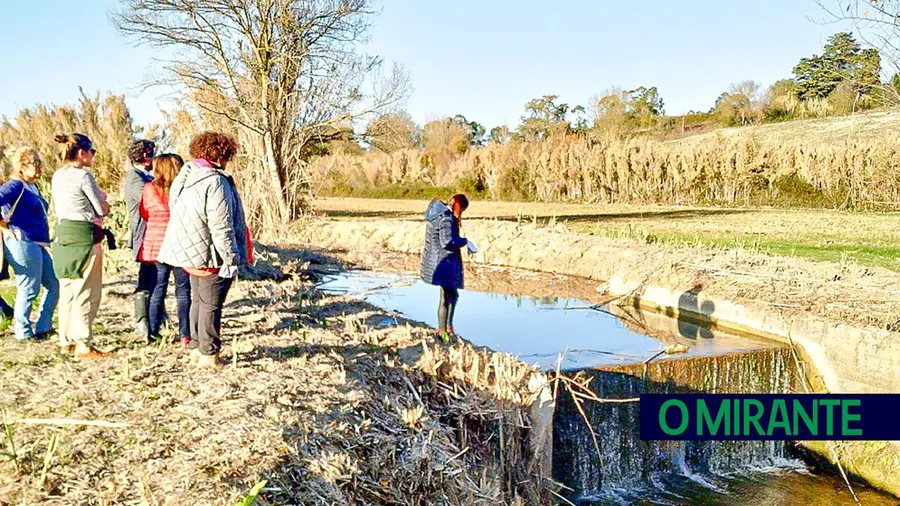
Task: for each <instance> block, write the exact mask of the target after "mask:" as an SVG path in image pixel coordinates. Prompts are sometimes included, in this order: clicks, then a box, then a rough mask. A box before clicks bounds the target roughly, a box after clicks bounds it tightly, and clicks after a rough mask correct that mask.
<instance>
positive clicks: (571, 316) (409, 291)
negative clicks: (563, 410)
mask: <svg viewBox="0 0 900 506" xmlns="http://www.w3.org/2000/svg"><path fill="white" fill-rule="evenodd" d="M322 289H323V290H325V291H331V292H339V293H347V294H351V295H357V296H359V297H361V298H363V299H364V300H366V301H367V302H369V303H371V304H373V305H375V306H378V307H381V308H383V309H388V310H392V311H396V312H398V313H401V314H402V315H403V316H404V317H406V318H408V319H410V320H415V321H420V322H423V323H426V324H429V325H432V326H434V325H435V323H436V318H437V301H438V288H437V287H434V286H431V285H427V284H425V283H422V282H421V281H419V280H418V278H417V277H416V276H413V275H408V274H397V273H375V272H368V271H349V272H345V273H341V274H339V275H335V276H333V277H331V278H330V279H328V280H327V282H326V283H324V284H323V285H322ZM454 323H455V325H454V327H455V329H456V331H457V332H459V334H460V335H461V336H463V337H464V338H466V339H467V340H468V341H470V342H472V343H474V344H476V345H480V346H487V347H489V348H491V349H493V350H497V351H502V352H507V353H512V354H514V355H517V356H518V357H519V358H520V359H521V360H523V361H525V362H528V363H536V364H538V365H540V366H542V367H545V368H555V367H556V365H557V361H558V357H559V355H560V354H561V353H563V354H565V357H564V360H563V362H562V368H563V369H565V370H572V369H581V368H590V367H596V366H600V365H613V364H627V363H636V362H642V361H644V360H646V359H647V358H649V357H652V356H654V355H656V354H657V353H658V352H659V351H660V350H661V349H663V347H665V346H666V345H668V344H672V343H681V344H684V345H686V346H688V348H689V350H688V352H687V355H688V356H706V355H715V354H722V353H730V352H736V351H747V350H753V349H761V348H771V347H777V346H778V345H777V344H775V343H772V342H770V341H765V340H753V339H747V338H742V337H737V336H734V335H730V334H726V333H722V332H718V331H713V330H710V329H708V328H704V327H703V326H702V325H697V324H696V323H692V324H690V325H693V327H689V326H688V323H687V322H683V321H679V320H676V319H672V318H667V317H665V316H660V315H654V314H645V313H643V312H641V311H637V310H635V309H633V308H618V307H601V306H595V305H593V304H592V303H590V302H588V301H585V300H580V299H577V298H571V297H565V296H542V297H528V296H523V295H505V294H495V293H490V292H480V291H472V290H465V291H463V292H461V294H460V300H459V304H458V306H457V311H456V319H455V322H454ZM698 335H702V336H703V339H697V336H698Z"/></svg>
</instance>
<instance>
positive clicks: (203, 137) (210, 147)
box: [189, 132, 238, 166]
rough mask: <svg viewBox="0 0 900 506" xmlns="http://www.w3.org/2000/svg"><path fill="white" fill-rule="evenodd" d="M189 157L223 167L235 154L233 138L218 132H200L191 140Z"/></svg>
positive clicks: (235, 143) (235, 148)
mask: <svg viewBox="0 0 900 506" xmlns="http://www.w3.org/2000/svg"><path fill="white" fill-rule="evenodd" d="M189 150H190V153H191V156H192V157H194V158H203V159H204V160H208V161H210V162H212V163H215V164H217V165H221V166H224V165H225V164H226V163H228V162H229V161H230V160H231V159H232V158H234V155H235V154H237V151H238V145H237V142H236V141H235V140H234V137H232V136H230V135H228V134H223V133H220V132H202V133H199V134H197V135H195V136H194V138H193V139H191V146H190V148H189Z"/></svg>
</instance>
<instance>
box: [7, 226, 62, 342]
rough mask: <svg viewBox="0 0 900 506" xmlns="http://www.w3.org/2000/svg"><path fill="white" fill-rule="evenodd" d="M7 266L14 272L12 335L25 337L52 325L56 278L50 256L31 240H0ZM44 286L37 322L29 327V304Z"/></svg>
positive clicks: (57, 297)
mask: <svg viewBox="0 0 900 506" xmlns="http://www.w3.org/2000/svg"><path fill="white" fill-rule="evenodd" d="M3 245H4V247H5V248H6V252H5V253H6V255H7V258H8V259H9V266H10V267H12V269H13V272H15V273H16V306H15V330H16V339H20V340H21V339H29V338H31V337H34V333H35V330H36V331H37V332H38V333H42V332H49V331H51V330H52V329H53V310H55V309H56V303H57V302H58V301H59V281H58V280H57V279H56V274H55V273H54V272H53V259H52V258H50V253H49V252H48V251H47V250H46V249H45V248H43V247H41V246H38V245H37V244H35V243H33V242H31V241H17V240H15V239H6V240H5V241H3ZM42 286H43V287H44V297H43V299H42V300H41V306H40V314H39V315H38V320H37V325H35V328H34V329H32V327H31V306H32V304H33V303H34V300H35V299H37V296H38V292H39V291H40V288H41V287H42Z"/></svg>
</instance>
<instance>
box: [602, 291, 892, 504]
mask: <svg viewBox="0 0 900 506" xmlns="http://www.w3.org/2000/svg"><path fill="white" fill-rule="evenodd" d="M605 290H606V292H607V293H608V294H610V295H614V296H618V297H622V300H621V303H625V304H632V305H635V306H639V307H641V308H643V309H647V310H651V311H656V312H660V313H664V314H666V315H667V316H670V317H673V318H686V319H689V320H691V321H694V322H698V321H699V322H702V323H710V324H714V325H716V326H717V327H719V328H722V329H727V330H732V331H736V332H738V333H744V334H749V335H753V336H759V337H765V338H769V339H774V340H776V341H779V342H783V343H786V344H791V343H793V345H795V346H794V349H795V350H796V351H797V352H798V362H799V365H800V367H801V369H803V370H802V371H801V373H802V374H804V376H806V379H807V381H809V383H810V384H811V385H812V389H813V391H818V392H840V393H851V392H852V393H860V392H859V390H866V391H870V392H872V393H875V392H878V391H880V392H884V391H886V390H884V388H885V386H886V385H883V384H881V383H880V382H877V381H874V380H875V379H876V378H859V376H867V375H865V374H862V371H860V370H856V371H849V370H848V369H849V368H853V365H852V364H854V363H856V361H854V360H852V355H848V354H847V353H851V354H852V353H853V352H856V353H859V347H858V346H854V344H855V343H856V342H858V340H859V339H866V338H867V339H874V340H882V339H891V340H896V336H895V335H893V333H891V332H888V331H878V330H871V329H859V328H856V327H850V326H845V325H834V324H831V323H829V322H827V321H824V320H823V319H821V318H818V317H815V316H809V315H806V316H804V318H803V319H799V318H797V319H794V320H792V321H789V320H788V319H786V318H784V317H781V316H779V315H776V314H774V313H765V312H763V311H760V310H758V309H754V308H748V307H746V306H743V305H740V304H734V303H731V302H728V301H721V300H716V299H713V298H710V297H707V296H706V295H705V294H703V292H702V291H698V290H688V291H674V290H670V289H667V288H663V287H660V286H641V284H640V283H639V282H636V281H629V280H626V279H624V278H623V277H621V276H614V277H613V278H612V279H610V281H609V283H608V285H607V286H606V287H605ZM854 338H857V339H854ZM848 345H849V346H848ZM835 348H837V350H843V351H837V350H836V349H835ZM835 355H837V356H835ZM842 359H846V360H842ZM806 364H811V365H812V367H808V366H806ZM854 372H855V374H854ZM866 379H868V381H866ZM879 379H883V378H879ZM873 382H874V383H876V384H874V385H873V384H872V383H873ZM888 388H890V387H889V386H888ZM866 393H868V392H866ZM799 444H800V445H802V446H803V447H804V448H807V449H808V450H810V451H813V452H815V453H817V454H820V455H821V456H823V457H824V458H825V459H827V460H828V461H829V462H831V463H835V459H834V456H835V455H837V456H838V460H839V461H840V463H841V464H842V465H843V466H844V468H845V469H846V470H847V471H848V472H849V473H851V474H853V475H855V476H857V477H859V478H862V479H863V480H865V481H866V482H868V483H870V484H872V485H874V486H875V487H878V488H880V489H883V490H885V491H887V492H890V493H892V494H894V495H896V496H900V445H898V444H897V442H893V441H836V442H828V441H800V442H799Z"/></svg>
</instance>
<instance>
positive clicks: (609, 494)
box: [321, 271, 900, 506]
mask: <svg viewBox="0 0 900 506" xmlns="http://www.w3.org/2000/svg"><path fill="white" fill-rule="evenodd" d="M495 276H507V275H506V274H503V273H499V274H495ZM489 277H490V276H488V278H489ZM471 278H472V277H470V278H469V279H471ZM476 279H478V280H479V282H478V283H476V288H484V287H485V286H492V283H491V282H488V281H486V280H485V279H486V278H485V276H484V275H483V273H482V274H481V275H480V276H479V277H478V278H476ZM507 281H508V280H507ZM547 283H551V282H549V281H548V282H543V281H541V280H538V283H537V286H538V288H534V287H532V288H531V289H530V290H525V287H524V284H523V283H521V282H514V283H512V285H511V286H506V285H505V286H506V287H505V288H504V290H506V291H507V292H510V291H512V292H515V291H517V287H519V288H522V291H529V292H534V291H537V292H539V293H544V295H543V296H540V297H529V296H523V295H514V294H498V293H491V292H489V291H468V290H467V291H463V292H462V293H461V294H460V301H459V305H458V309H457V313H456V320H455V322H454V323H455V328H456V330H457V332H458V333H459V334H460V335H461V336H463V337H465V339H466V340H468V341H470V342H472V343H473V344H475V345H479V346H486V347H489V348H491V349H493V350H496V351H501V352H507V353H511V354H513V355H517V356H518V357H519V358H520V359H521V360H523V361H525V362H528V363H534V364H538V365H539V366H541V367H542V368H544V369H555V368H556V367H557V366H558V364H559V365H561V369H562V370H564V371H566V373H567V374H581V375H587V376H590V377H591V383H590V386H591V389H592V390H593V391H594V392H595V393H596V394H597V395H598V396H600V397H606V398H628V397H636V396H638V395H639V394H640V393H674V392H679V393H686V392H707V393H781V392H789V391H797V387H798V385H797V384H796V376H795V375H794V374H793V360H792V357H791V355H790V351H789V350H788V349H787V348H785V347H783V346H781V345H779V344H778V343H774V342H771V341H768V340H763V339H754V338H750V337H746V336H743V337H742V336H736V335H732V334H728V333H725V332H721V331H719V330H716V329H711V328H707V327H704V326H702V325H696V324H694V323H692V322H688V321H684V320H678V319H672V318H668V317H665V316H661V315H656V314H647V313H644V312H642V311H639V310H637V309H634V308H625V309H622V308H617V307H615V306H597V305H596V301H594V302H591V301H589V300H585V299H586V298H588V296H586V295H585V293H586V292H584V291H580V292H578V293H579V294H580V295H583V296H584V298H576V297H573V296H569V294H568V293H560V294H559V295H558V296H546V294H545V292H546V291H547V290H546V287H547ZM551 284H552V283H551ZM507 285H509V284H508V283H507ZM321 288H322V289H323V290H324V291H326V292H330V293H341V294H347V295H351V296H354V297H357V298H361V299H363V300H365V301H366V302H368V303H370V304H372V305H373V306H377V307H379V308H382V309H386V310H389V311H391V312H394V313H396V314H398V317H397V318H385V319H384V321H383V322H382V323H383V324H384V325H393V324H396V323H397V321H398V318H399V317H400V316H402V317H403V318H405V319H408V320H412V321H418V322H423V323H427V324H430V325H434V324H435V322H436V318H437V300H438V288H436V287H433V286H430V285H426V284H424V283H422V282H421V281H419V280H418V279H417V277H416V276H413V275H410V274H400V273H385V272H379V273H374V272H368V271H349V272H344V273H340V274H336V275H333V276H331V277H329V278H328V279H326V281H325V282H324V283H323V284H322V285H321ZM541 288H543V289H541ZM672 345H681V346H686V347H687V352H685V353H680V354H677V355H666V354H665V353H663V350H665V349H666V347H669V348H670V349H671V347H672ZM560 356H562V359H560V358H559V357H560ZM648 359H649V362H648ZM645 362H648V363H646V364H645ZM556 404H557V405H556V410H555V413H554V420H553V474H554V479H556V480H558V481H560V482H561V483H563V484H564V485H565V486H566V487H568V489H569V490H568V492H567V496H568V498H569V500H571V501H572V502H574V503H576V504H670V505H687V504H710V505H712V504H722V505H741V506H744V505H750V504H765V505H787V504H853V502H852V499H851V497H850V495H849V493H848V492H847V490H846V487H845V485H844V484H843V482H842V481H841V480H840V478H839V477H837V476H835V475H833V474H827V473H826V474H816V472H815V471H814V470H813V469H812V468H810V467H808V466H807V465H806V464H804V462H803V461H801V460H799V459H798V458H796V457H795V456H794V455H795V453H794V452H792V451H791V450H790V448H789V445H788V444H786V443H779V442H759V441H745V442H731V441H697V442H693V441H691V442H677V441H664V442H652V441H641V440H640V439H639V437H638V430H639V422H638V420H639V415H638V410H639V404H638V403H631V404H599V403H591V402H586V403H584V405H583V406H584V409H585V415H586V416H582V415H581V414H580V413H579V412H578V411H577V409H576V408H575V406H574V404H573V401H572V399H571V396H570V395H567V394H565V393H563V392H562V391H560V394H559V396H558V398H557V403H556ZM585 418H586V419H587V421H589V423H590V425H591V427H592V428H593V432H594V433H595V434H597V435H598V437H597V445H596V446H595V444H594V442H593V437H592V436H591V430H590V429H589V428H588V425H587V424H586V423H585ZM598 447H599V448H598ZM598 449H599V453H598ZM855 489H856V491H857V493H858V494H859V495H860V499H861V500H862V503H863V504H865V505H869V504H872V505H879V506H880V505H896V504H900V502H898V500H897V499H894V498H892V497H890V496H889V495H887V494H883V493H881V492H878V491H876V490H873V489H871V488H867V487H864V486H862V485H857V486H856V487H855Z"/></svg>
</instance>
